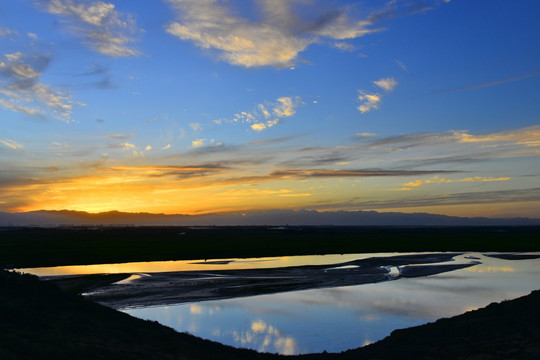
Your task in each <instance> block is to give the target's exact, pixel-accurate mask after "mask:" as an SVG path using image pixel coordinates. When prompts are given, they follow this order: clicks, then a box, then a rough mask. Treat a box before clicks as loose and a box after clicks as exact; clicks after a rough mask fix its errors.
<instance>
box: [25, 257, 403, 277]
mask: <svg viewBox="0 0 540 360" xmlns="http://www.w3.org/2000/svg"><path fill="white" fill-rule="evenodd" d="M399 254H400V255H403V254H407V253H399ZM395 255H398V253H376V254H343V255H337V254H332V255H304V256H280V257H264V258H247V259H240V258H230V259H212V260H204V259H201V260H178V261H148V262H131V263H119V264H96V265H72V266H51V267H40V268H25V269H17V271H20V272H24V273H28V274H33V275H37V276H63V275H86V274H119V273H151V272H169V271H207V270H208V271H213V270H233V269H234V270H237V269H265V268H266V269H267V268H277V267H286V266H303V265H327V264H337V263H341V262H346V261H352V260H357V259H366V258H369V257H381V256H395Z"/></svg>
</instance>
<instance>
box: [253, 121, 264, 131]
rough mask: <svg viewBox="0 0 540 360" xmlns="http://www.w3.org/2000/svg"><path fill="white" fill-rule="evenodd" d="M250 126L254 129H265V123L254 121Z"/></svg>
mask: <svg viewBox="0 0 540 360" xmlns="http://www.w3.org/2000/svg"><path fill="white" fill-rule="evenodd" d="M251 128H252V129H253V130H254V131H263V130H264V129H266V124H265V123H256V124H253V125H251Z"/></svg>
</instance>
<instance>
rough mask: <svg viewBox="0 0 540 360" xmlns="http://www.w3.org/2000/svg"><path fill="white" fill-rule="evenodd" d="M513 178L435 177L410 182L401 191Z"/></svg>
mask: <svg viewBox="0 0 540 360" xmlns="http://www.w3.org/2000/svg"><path fill="white" fill-rule="evenodd" d="M511 179H512V178H511V177H483V176H474V177H467V178H461V179H446V178H439V177H435V178H433V179H427V180H415V181H410V182H408V183H406V184H403V188H402V189H401V190H410V189H411V188H417V187H420V186H422V185H426V184H441V183H446V184H448V183H459V182H493V181H508V180H511Z"/></svg>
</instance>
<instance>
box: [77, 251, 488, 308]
mask: <svg viewBox="0 0 540 360" xmlns="http://www.w3.org/2000/svg"><path fill="white" fill-rule="evenodd" d="M457 255H461V254H460V253H427V254H414V255H400V256H389V257H376V258H368V259H362V260H354V261H349V262H344V263H339V264H331V265H316V266H297V267H281V268H273V269H251V270H219V271H183V272H164V273H151V274H144V276H140V277H138V278H136V279H134V280H132V281H127V282H122V283H114V284H109V285H106V286H103V287H100V288H97V289H94V290H93V291H92V292H89V293H86V294H85V296H86V297H87V298H88V299H90V300H93V301H96V302H99V303H101V304H104V305H107V306H109V307H113V308H127V307H144V306H153V305H166V304H178V303H184V302H194V301H204V300H216V299H226V298H233V297H243V296H252V295H261V294H269V293H277V292H285V291H296V290H305V289H314V288H323V287H336V286H348V285H360V284H367V283H376V282H381V281H389V280H394V279H398V278H400V277H421V276H428V275H433V274H438V273H442V272H448V271H453V270H457V269H461V268H465V267H469V266H474V265H477V264H478V262H475V261H470V262H467V263H455V264H452V263H448V262H451V261H452V260H453V258H454V257H455V256H457ZM439 263H440V264H439ZM391 269H397V270H398V271H397V272H396V271H391ZM81 278H84V277H81Z"/></svg>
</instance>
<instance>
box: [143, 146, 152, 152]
mask: <svg viewBox="0 0 540 360" xmlns="http://www.w3.org/2000/svg"><path fill="white" fill-rule="evenodd" d="M150 150H152V147H151V146H150V145H147V146H146V147H145V148H144V151H150Z"/></svg>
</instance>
